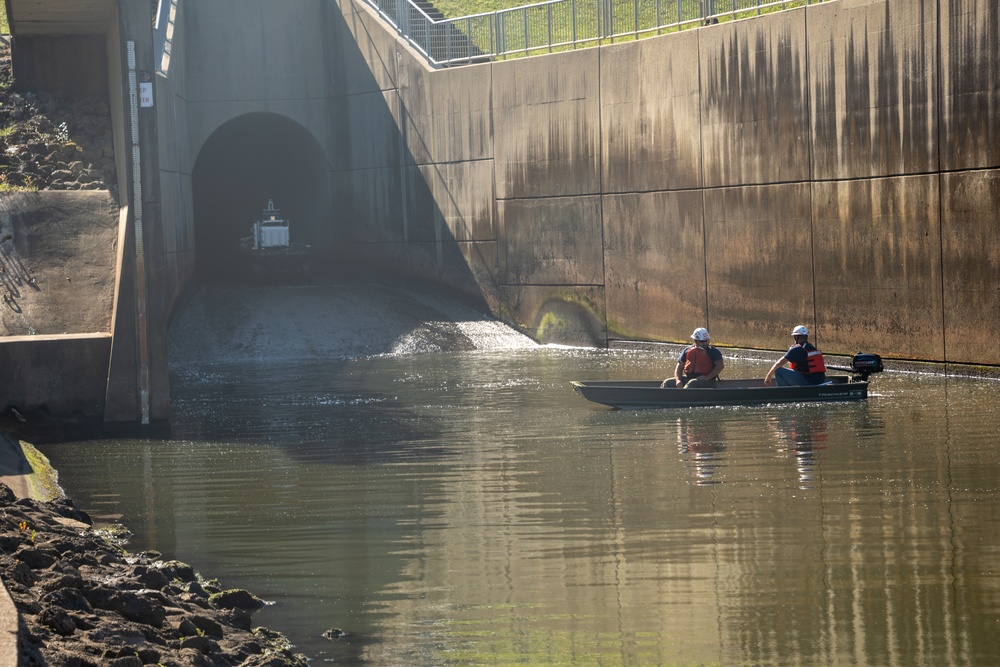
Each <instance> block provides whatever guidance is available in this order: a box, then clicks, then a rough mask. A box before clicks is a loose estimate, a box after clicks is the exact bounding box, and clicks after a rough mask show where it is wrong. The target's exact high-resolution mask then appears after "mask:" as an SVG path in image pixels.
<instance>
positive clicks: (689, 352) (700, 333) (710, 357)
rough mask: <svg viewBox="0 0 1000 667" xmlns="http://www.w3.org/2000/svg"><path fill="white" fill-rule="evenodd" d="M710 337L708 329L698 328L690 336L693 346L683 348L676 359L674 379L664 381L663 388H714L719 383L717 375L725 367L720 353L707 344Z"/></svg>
mask: <svg viewBox="0 0 1000 667" xmlns="http://www.w3.org/2000/svg"><path fill="white" fill-rule="evenodd" d="M711 338H712V337H711V336H709V335H708V329H704V328H702V327H698V328H697V329H695V330H694V333H692V334H691V340H692V341H694V344H693V345H691V347H688V348H685V350H684V351H683V352H681V356H680V357H678V358H677V367H676V368H675V369H674V377H672V378H669V379H667V380H664V381H663V383H662V384H661V385H660V386H661V387H663V388H673V387H676V388H681V387H686V388H691V389H694V388H696V387H715V386H717V385H718V382H719V373H721V372H722V369H723V368H725V367H726V363H725V361H723V359H722V351H721V350H719V349H718V348H717V347H714V346H713V345H711V344H710V343H709V341H710V340H711Z"/></svg>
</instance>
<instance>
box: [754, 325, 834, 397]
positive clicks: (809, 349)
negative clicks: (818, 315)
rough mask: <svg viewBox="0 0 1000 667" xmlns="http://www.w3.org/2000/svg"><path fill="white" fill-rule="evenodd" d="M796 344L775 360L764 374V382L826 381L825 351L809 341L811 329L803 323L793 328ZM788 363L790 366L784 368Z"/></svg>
mask: <svg viewBox="0 0 1000 667" xmlns="http://www.w3.org/2000/svg"><path fill="white" fill-rule="evenodd" d="M792 339H793V340H794V341H795V345H792V346H791V347H790V348H788V352H785V356H783V357H782V358H781V359H778V360H777V361H776V362H774V365H773V366H771V370H769V371H768V372H767V375H765V376H764V384H765V385H767V386H772V385H774V384H775V383H777V384H778V385H779V386H783V387H788V386H803V385H808V384H823V383H824V382H826V362H824V361H823V353H822V352H820V351H819V350H817V349H816V347H815V346H814V345H813V344H812V343H810V342H809V330H808V329H806V328H805V327H804V326H802V325H801V324H800V325H799V326H797V327H795V328H794V329H792ZM785 364H788V365H789V366H790V368H783V366H785Z"/></svg>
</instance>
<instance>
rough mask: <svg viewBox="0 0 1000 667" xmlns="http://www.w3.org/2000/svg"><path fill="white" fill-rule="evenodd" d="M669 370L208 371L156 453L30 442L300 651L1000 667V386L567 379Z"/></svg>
mask: <svg viewBox="0 0 1000 667" xmlns="http://www.w3.org/2000/svg"><path fill="white" fill-rule="evenodd" d="M768 365H769V364H768V362H765V361H755V360H750V359H745V360H738V359H737V360H733V359H730V361H729V372H728V375H729V376H730V377H736V376H741V375H745V376H752V375H757V376H759V375H762V374H763V372H764V371H765V370H766V368H767V366H768ZM672 366H673V360H672V357H667V356H665V355H663V354H657V353H654V352H620V351H619V352H608V351H599V350H566V349H551V348H539V349H522V350H511V351H506V352H474V351H473V352H460V353H448V352H442V353H429V354H414V355H407V354H402V355H394V356H382V357H375V358H361V359H355V360H346V361H344V360H342V361H338V362H334V363H328V364H327V363H308V364H290V365H283V366H280V367H279V366H271V367H269V366H261V365H257V366H252V367H248V366H242V365H228V366H207V365H201V366H199V367H198V368H197V370H187V371H184V372H178V373H176V374H175V376H174V377H173V379H172V381H173V392H174V396H175V400H174V405H173V409H174V412H175V418H174V424H173V433H172V437H171V439H170V440H167V441H155V442H149V441H147V442H136V441H107V442H104V441H101V442H87V443H74V444H65V445H47V446H44V447H42V449H43V451H44V452H45V453H46V454H47V455H48V456H49V458H50V459H51V460H52V462H53V463H54V465H55V466H56V467H57V468H58V469H59V470H60V472H61V482H62V484H63V486H64V487H65V488H66V490H67V492H68V493H69V494H70V495H71V496H72V497H74V499H75V500H76V502H77V505H78V506H80V507H82V508H84V509H87V510H88V511H90V512H91V513H92V515H93V516H94V517H95V518H97V519H99V520H100V521H110V520H121V521H122V522H123V523H125V524H127V525H128V526H129V527H130V528H131V529H132V530H133V531H134V532H135V538H134V540H133V542H132V543H131V546H130V548H131V549H133V550H139V549H146V548H152V549H158V550H160V551H162V552H164V553H165V554H167V555H169V556H173V557H176V558H179V559H181V560H184V561H188V562H190V563H193V564H194V565H195V567H196V569H198V570H200V571H201V572H202V573H203V574H204V575H206V576H210V577H218V578H219V579H221V580H222V581H223V582H224V583H225V584H227V585H229V586H233V587H245V588H249V589H251V590H253V591H255V592H257V593H258V594H260V595H261V596H262V597H264V598H266V599H268V600H270V601H272V602H273V605H271V606H270V607H268V608H267V609H265V610H264V611H262V612H260V613H259V614H258V615H257V616H256V617H255V624H260V625H266V626H270V627H273V628H275V629H278V630H281V631H283V632H284V633H286V634H287V635H288V636H289V637H290V638H291V639H292V640H293V641H294V642H295V644H296V645H297V648H298V649H299V650H301V651H303V652H305V653H307V654H308V655H310V656H311V657H312V658H313V659H314V660H315V661H316V664H322V663H324V662H326V661H329V662H332V663H335V664H354V665H380V666H381V665H512V664H532V665H535V664H547V665H702V664H704V665H727V666H728V665H899V666H901V667H908V666H913V665H939V666H946V667H947V666H953V665H994V664H1000V490H998V487H1000V465H998V463H1000V450H998V448H997V434H998V433H1000V383H997V382H993V381H984V380H970V379H955V378H945V377H941V376H930V375H916V374H904V373H899V372H896V373H893V372H892V371H891V366H890V371H889V372H887V373H884V374H882V375H881V376H877V377H876V378H874V379H873V389H872V392H871V397H870V399H869V400H868V401H867V402H861V403H839V404H825V405H822V404H812V405H808V404H802V405H782V406H761V407H743V408H692V409H679V410H656V411H643V412H635V411H607V410H604V409H601V408H596V407H592V406H591V405H590V404H588V403H586V402H585V401H583V399H581V398H579V397H577V396H576V395H575V394H574V393H573V391H572V390H571V387H570V384H569V381H570V380H571V379H602V378H625V377H633V378H638V377H666V376H667V375H669V374H670V372H671V370H672ZM333 627H336V628H341V629H342V630H343V631H345V632H346V633H347V635H346V636H345V637H344V638H342V639H340V640H339V641H330V640H327V639H324V638H322V636H321V635H322V633H323V632H324V631H326V630H328V629H330V628H333Z"/></svg>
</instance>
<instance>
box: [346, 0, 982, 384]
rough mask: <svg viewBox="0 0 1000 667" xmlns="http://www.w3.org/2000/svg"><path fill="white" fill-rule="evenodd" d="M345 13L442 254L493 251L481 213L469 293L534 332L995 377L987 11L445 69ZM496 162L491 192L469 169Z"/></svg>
mask: <svg viewBox="0 0 1000 667" xmlns="http://www.w3.org/2000/svg"><path fill="white" fill-rule="evenodd" d="M344 8H345V12H346V13H347V14H348V15H349V16H352V17H354V18H353V20H354V21H355V23H356V24H361V23H364V25H365V26H366V28H367V29H366V30H365V31H360V30H354V31H352V36H353V37H354V39H356V40H357V42H358V47H359V48H360V50H361V51H362V52H364V53H367V54H369V55H368V56H367V57H366V60H367V62H369V63H384V62H385V63H388V62H392V63H393V65H394V68H392V72H393V76H395V78H396V81H397V82H398V83H397V89H396V90H397V92H398V94H399V96H400V98H401V104H402V107H403V108H404V109H405V110H406V113H407V119H419V123H412V124H411V125H410V126H407V127H406V130H405V131H404V134H407V135H408V138H409V139H412V137H413V136H414V135H419V136H420V139H421V140H420V142H418V143H417V142H413V141H410V142H409V145H410V146H411V153H412V155H415V156H419V160H420V161H422V164H421V168H420V172H421V175H422V176H423V177H424V179H425V182H426V183H428V184H430V185H429V186H428V188H427V192H428V194H429V195H430V196H431V197H432V199H433V203H434V208H435V209H437V210H441V211H449V212H450V215H449V216H448V217H449V219H450V220H451V222H450V223H449V225H448V229H447V231H448V233H449V234H450V235H451V240H452V241H453V242H456V243H461V242H463V241H464V240H465V239H466V237H465V236H463V234H465V233H466V232H467V230H468V229H470V228H475V229H477V230H480V231H479V233H477V234H476V235H475V238H477V239H482V240H483V241H484V242H488V236H489V234H490V229H491V223H489V222H488V216H489V208H488V206H487V205H486V198H487V197H489V196H490V194H491V193H492V196H493V197H495V202H496V203H495V216H496V217H495V222H494V223H492V227H493V228H495V240H496V245H497V251H496V266H495V268H494V267H489V266H488V265H487V266H485V267H483V268H482V270H481V271H479V272H477V273H476V275H495V276H496V279H497V281H498V283H499V284H498V285H497V286H496V292H497V293H498V294H500V295H501V303H500V304H497V306H496V307H497V311H498V312H501V313H503V314H504V315H505V316H506V317H507V318H509V319H510V320H511V321H513V322H514V323H516V324H518V325H519V326H521V327H522V328H524V329H525V330H527V331H528V332H529V333H532V334H534V335H535V336H536V337H545V336H551V335H553V333H554V332H555V334H556V337H559V335H560V327H562V329H561V335H562V337H568V338H574V337H578V336H581V335H582V336H584V338H586V336H589V335H596V337H597V340H596V342H599V343H600V342H603V341H604V335H605V328H606V335H607V337H610V338H630V339H640V340H666V341H681V340H684V339H686V337H687V335H688V334H689V333H690V331H691V329H693V328H694V327H695V326H699V325H707V326H709V327H710V329H711V330H712V332H713V334H714V336H715V338H716V340H717V341H718V342H719V343H721V344H727V345H736V346H748V347H758V348H771V349H783V348H785V347H786V346H787V344H788V341H789V337H788V331H789V330H790V329H791V327H792V326H793V325H794V324H798V323H805V324H807V325H809V326H810V327H811V328H812V329H813V330H814V339H815V340H817V341H818V342H819V344H821V345H822V346H823V347H824V348H825V349H826V350H828V351H829V352H832V353H833V352H836V353H851V352H854V351H856V350H858V349H862V348H865V349H876V350H878V351H879V352H881V353H883V354H885V355H886V356H895V357H901V358H912V359H925V360H934V361H947V362H955V363H971V364H993V365H996V364H1000V352H997V351H994V350H992V348H991V347H990V346H988V345H984V343H985V342H986V340H985V339H986V336H987V335H988V334H987V333H986V332H989V331H991V330H992V329H993V328H994V326H995V325H996V324H997V322H996V319H997V315H996V313H997V312H1000V311H998V308H997V306H998V305H1000V304H998V301H1000V299H998V295H997V288H996V286H995V285H996V283H997V281H996V278H997V263H998V259H1000V258H998V255H1000V251H997V245H998V244H997V243H996V242H995V241H994V240H993V239H994V238H995V236H996V234H995V229H994V227H995V225H996V222H995V215H994V214H993V213H991V212H992V211H995V210H996V209H997V207H998V204H1000V193H998V176H997V175H998V173H1000V172H998V167H1000V148H998V145H1000V142H998V141H997V140H996V137H995V135H996V133H997V132H998V130H997V127H1000V125H998V123H997V113H998V109H1000V92H998V89H997V88H996V85H995V82H996V80H997V76H998V68H1000V56H998V55H997V50H996V49H995V48H992V47H991V44H993V42H991V41H990V40H991V39H995V37H991V35H992V36H995V35H996V34H997V33H998V32H1000V13H998V10H997V8H996V7H995V6H994V5H993V4H991V3H989V2H987V1H986V0H978V2H976V1H973V2H957V0H954V1H952V0H941V1H940V2H937V1H934V0H840V1H836V2H827V3H822V4H819V5H813V6H810V7H808V8H800V9H795V10H789V11H784V12H779V13H775V14H772V15H768V16H764V17H760V18H755V19H752V20H746V21H737V22H730V23H723V24H720V25H716V26H711V27H706V28H701V29H696V30H689V31H685V32H681V33H677V34H672V35H666V36H662V37H657V38H651V39H646V40H642V41H639V42H636V43H629V44H618V45H612V46H604V47H601V48H592V49H586V50H582V51H577V52H572V53H565V54H555V55H548V56H539V57H533V58H526V59H516V60H510V61H504V62H496V63H492V64H486V65H477V66H473V67H468V68H463V69H462V72H467V73H468V74H463V75H456V73H455V71H434V72H432V71H428V70H427V68H426V67H425V66H424V64H423V63H422V62H421V60H420V59H419V57H416V56H414V55H413V54H412V53H410V52H409V51H408V50H407V49H406V48H405V47H404V46H401V45H400V44H398V43H396V44H393V45H391V48H392V49H393V52H392V53H389V52H387V51H385V50H384V49H386V48H388V46H387V45H385V44H384V43H380V41H379V40H380V39H381V37H379V38H378V39H372V38H371V37H370V35H371V32H370V28H371V24H370V23H369V22H368V21H369V20H370V17H368V18H363V17H365V15H366V13H367V9H366V8H365V7H364V6H362V5H355V4H350V3H345V5H344ZM939 17H940V19H939ZM349 23H350V21H349ZM379 34H380V35H381V34H382V33H379ZM373 53H374V54H380V55H378V56H373V55H371V54H373ZM393 56H394V58H393ZM372 73H373V76H374V77H376V78H378V77H379V76H381V73H382V70H379V69H376V68H372ZM385 81H386V82H387V84H388V83H389V82H391V81H392V77H386V79H385ZM414 81H417V82H419V86H414V85H412V82H414ZM487 82H489V86H488V89H487ZM417 93H418V94H417ZM390 97H391V96H390ZM456 100H457V101H456ZM487 107H488V108H489V118H490V119H491V121H492V141H491V142H490V141H489V140H488V139H487V137H488V136H489V135H488V130H487V125H488V123H487V113H486V110H487ZM424 147H427V148H426V149H425V148H424ZM491 147H492V155H491V153H490V151H491ZM491 157H492V164H493V173H494V177H493V179H492V181H491V180H490V179H489V170H488V169H486V168H479V169H478V170H477V169H473V168H472V166H471V165H473V164H477V165H478V161H481V160H487V161H488V160H490V158H491ZM443 173H446V174H448V179H449V181H448V182H449V183H452V185H451V187H444V186H443V185H442V184H443V183H444V181H443V180H442V178H441V174H443ZM456 182H463V183H462V185H460V186H456V185H454V183H456ZM469 192H475V193H477V196H478V197H479V198H480V200H481V201H480V202H478V203H477V202H476V201H475V197H474V196H472V197H470V196H468V195H467V194H464V193H469ZM360 193H361V196H362V197H364V196H365V195H364V189H362V190H361V191H360ZM455 193H460V196H459V197H457V198H456V197H455V196H454V195H455ZM358 194H359V193H358V192H355V196H357V195H358ZM456 201H458V202H462V206H456V205H455V203H454V202H456ZM425 206H426V203H422V204H421V208H410V209H409V210H407V211H406V212H404V216H407V217H409V219H410V221H411V222H410V224H411V225H413V224H417V225H419V224H420V223H414V222H413V219H414V218H416V219H418V220H424V219H425V218H426V217H427V214H426V212H425V210H424V207H425ZM574 317H577V318H579V319H578V320H576V321H573V318H574ZM543 323H544V324H543ZM543 326H544V328H545V331H544V332H542V328H543ZM543 333H544V334H545V335H544V336H543V335H542V334H543Z"/></svg>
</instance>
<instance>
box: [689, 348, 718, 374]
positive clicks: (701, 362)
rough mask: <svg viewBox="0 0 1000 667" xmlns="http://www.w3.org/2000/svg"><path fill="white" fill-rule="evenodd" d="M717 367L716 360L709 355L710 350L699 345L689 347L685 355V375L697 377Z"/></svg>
mask: <svg viewBox="0 0 1000 667" xmlns="http://www.w3.org/2000/svg"><path fill="white" fill-rule="evenodd" d="M713 368H715V362H714V361H712V357H710V356H708V350H706V349H705V348H703V347H698V346H697V345H692V346H691V347H689V348H688V349H687V354H686V355H685V356H684V375H686V376H687V377H697V376H699V375H705V374H706V373H708V372H709V371H711V370H712V369H713Z"/></svg>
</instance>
